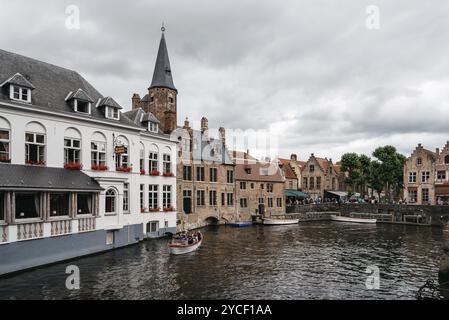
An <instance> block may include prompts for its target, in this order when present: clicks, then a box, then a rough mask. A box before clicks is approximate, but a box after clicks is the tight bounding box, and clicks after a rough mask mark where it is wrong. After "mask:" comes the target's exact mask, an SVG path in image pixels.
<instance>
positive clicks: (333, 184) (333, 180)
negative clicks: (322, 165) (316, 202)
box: [332, 178, 337, 190]
mask: <svg viewBox="0 0 449 320" xmlns="http://www.w3.org/2000/svg"><path fill="white" fill-rule="evenodd" d="M335 189H337V188H336V180H335V178H332V190H335Z"/></svg>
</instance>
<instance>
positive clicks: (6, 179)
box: [0, 164, 103, 192]
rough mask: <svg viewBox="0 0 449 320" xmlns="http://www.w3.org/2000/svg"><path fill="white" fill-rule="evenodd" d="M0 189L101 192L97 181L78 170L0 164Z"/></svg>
mask: <svg viewBox="0 0 449 320" xmlns="http://www.w3.org/2000/svg"><path fill="white" fill-rule="evenodd" d="M0 189H8V190H17V189H28V190H30V189H36V190H67V191H98V192H99V191H102V190H103V188H102V187H100V185H99V184H98V182H97V181H95V180H94V179H93V178H91V177H89V176H88V175H87V174H85V173H83V172H82V171H80V170H70V169H64V168H48V167H42V166H32V165H17V164H0Z"/></svg>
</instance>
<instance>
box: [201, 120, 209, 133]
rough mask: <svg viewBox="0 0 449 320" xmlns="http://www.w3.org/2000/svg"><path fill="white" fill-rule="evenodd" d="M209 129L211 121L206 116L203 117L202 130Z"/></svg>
mask: <svg viewBox="0 0 449 320" xmlns="http://www.w3.org/2000/svg"><path fill="white" fill-rule="evenodd" d="M207 130H209V121H208V120H207V118H206V117H202V118H201V132H204V131H207Z"/></svg>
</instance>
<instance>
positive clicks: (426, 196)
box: [422, 188, 429, 202]
mask: <svg viewBox="0 0 449 320" xmlns="http://www.w3.org/2000/svg"><path fill="white" fill-rule="evenodd" d="M422 202H429V189H427V188H423V189H422Z"/></svg>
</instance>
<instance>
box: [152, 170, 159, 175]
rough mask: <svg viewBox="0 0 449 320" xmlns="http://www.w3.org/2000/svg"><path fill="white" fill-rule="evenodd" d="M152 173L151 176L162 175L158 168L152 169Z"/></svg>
mask: <svg viewBox="0 0 449 320" xmlns="http://www.w3.org/2000/svg"><path fill="white" fill-rule="evenodd" d="M150 175H151V176H158V175H160V172H159V171H157V170H151V171H150Z"/></svg>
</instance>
